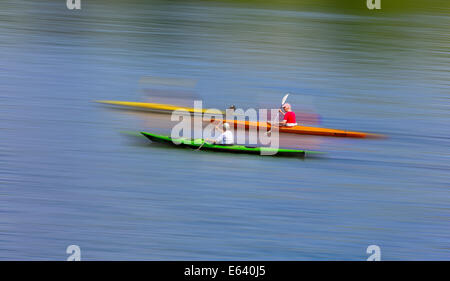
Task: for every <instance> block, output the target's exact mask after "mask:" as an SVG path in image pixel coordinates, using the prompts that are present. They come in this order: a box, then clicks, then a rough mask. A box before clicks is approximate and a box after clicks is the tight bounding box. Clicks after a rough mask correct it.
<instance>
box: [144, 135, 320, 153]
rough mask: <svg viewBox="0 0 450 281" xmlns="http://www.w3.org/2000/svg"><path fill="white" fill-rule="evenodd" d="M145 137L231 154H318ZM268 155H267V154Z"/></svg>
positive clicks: (155, 136)
mask: <svg viewBox="0 0 450 281" xmlns="http://www.w3.org/2000/svg"><path fill="white" fill-rule="evenodd" d="M141 134H143V135H144V136H145V137H147V138H148V139H149V140H151V141H153V142H158V143H164V144H168V145H173V146H176V147H188V148H193V149H198V148H199V147H200V146H201V148H200V150H209V151H218V152H230V153H243V154H261V152H276V154H269V155H270V156H291V157H305V154H306V153H308V154H309V153H318V152H315V151H305V150H298V149H282V148H278V149H276V148H270V147H252V146H245V145H220V144H210V143H207V142H205V141H204V140H203V139H186V138H180V139H172V138H171V137H168V136H161V135H157V134H152V133H147V132H141ZM266 155H267V154H266Z"/></svg>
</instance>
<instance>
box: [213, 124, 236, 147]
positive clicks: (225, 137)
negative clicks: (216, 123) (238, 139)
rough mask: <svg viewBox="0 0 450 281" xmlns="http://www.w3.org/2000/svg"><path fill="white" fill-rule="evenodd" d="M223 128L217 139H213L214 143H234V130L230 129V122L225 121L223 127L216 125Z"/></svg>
mask: <svg viewBox="0 0 450 281" xmlns="http://www.w3.org/2000/svg"><path fill="white" fill-rule="evenodd" d="M216 128H217V129H219V130H221V131H222V133H221V134H220V135H219V136H218V137H217V138H216V139H215V140H211V142H212V143H214V144H220V145H233V144H234V136H233V132H232V131H231V130H230V124H228V123H223V126H222V129H221V128H220V127H216Z"/></svg>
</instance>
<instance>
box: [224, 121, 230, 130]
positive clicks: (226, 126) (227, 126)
mask: <svg viewBox="0 0 450 281" xmlns="http://www.w3.org/2000/svg"><path fill="white" fill-rule="evenodd" d="M223 128H224V129H225V130H226V131H228V130H229V129H230V124H228V123H223Z"/></svg>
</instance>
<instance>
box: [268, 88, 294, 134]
mask: <svg viewBox="0 0 450 281" xmlns="http://www.w3.org/2000/svg"><path fill="white" fill-rule="evenodd" d="M288 96H289V93H287V94H286V95H284V97H283V98H282V99H281V105H280V109H282V108H283V104H285V103H286V100H287V98H288ZM267 123H269V122H267ZM269 124H270V123H269ZM270 125H272V124H270ZM270 133H272V128H270V130H269V131H267V132H266V135H268V134H270Z"/></svg>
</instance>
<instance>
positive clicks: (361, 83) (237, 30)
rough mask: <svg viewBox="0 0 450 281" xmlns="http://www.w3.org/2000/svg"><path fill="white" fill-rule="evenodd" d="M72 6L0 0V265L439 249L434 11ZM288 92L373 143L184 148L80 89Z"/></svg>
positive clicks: (165, 93)
mask: <svg viewBox="0 0 450 281" xmlns="http://www.w3.org/2000/svg"><path fill="white" fill-rule="evenodd" d="M86 2H87V1H84V2H83V1H82V5H83V6H82V9H81V10H79V11H70V10H68V9H67V8H66V6H65V1H62V0H61V1H56V0H55V1H15V0H14V1H13V0H6V1H2V4H1V6H2V9H1V11H0V21H1V25H0V70H1V71H0V105H1V106H0V120H1V123H0V161H1V165H0V212H1V216H0V259H1V260H9V259H14V260H65V259H66V258H67V257H68V254H66V248H67V246H69V245H72V244H75V245H79V246H80V248H81V258H82V259H83V260H140V259H144V260H185V259H189V260H365V259H367V257H368V256H369V255H368V254H367V253H366V249H367V247H368V246H369V245H378V246H379V247H380V249H381V258H382V259H383V260H444V259H447V260H448V259H449V258H450V248H449V242H450V234H449V230H450V223H449V222H450V220H449V216H450V211H449V203H450V196H449V183H450V177H449V172H450V166H449V156H450V155H449V145H450V130H449V121H450V114H449V90H450V85H449V81H450V79H449V78H450V77H449V70H450V68H449V62H450V60H449V57H450V56H449V43H450V42H449V41H450V40H449V38H450V28H449V22H450V21H449V15H448V14H445V13H438V12H434V13H425V12H423V13H422V12H417V11H416V12H408V13H405V14H401V13H399V14H385V13H378V14H377V13H375V12H370V13H369V12H365V13H344V12H339V11H334V12H333V11H330V10H320V9H315V10H314V9H313V10H310V9H308V10H304V9H302V8H301V7H300V8H296V9H287V8H285V7H280V8H277V7H259V6H253V7H251V6H248V5H244V4H239V3H238V2H237V1H235V2H233V1H231V2H220V1H218V2H208V1H199V2H191V1H189V2H187V1H166V2H165V1H130V2H129V3H127V4H120V3H118V1H108V2H107V1H100V2H97V1H96V2H97V3H91V2H90V3H86ZM286 92H290V93H291V95H290V96H289V100H288V101H289V102H290V103H291V104H292V105H293V107H294V109H295V110H296V111H297V113H298V115H299V116H301V114H302V113H305V115H304V116H310V117H311V116H312V118H311V120H312V121H311V122H312V124H315V125H318V126H323V127H327V128H338V129H347V130H353V131H364V132H373V133H379V134H384V135H386V136H387V138H385V139H374V140H369V139H367V140H366V139H343V138H325V137H316V136H303V137H302V136H283V135H282V136H281V139H282V143H283V145H285V146H288V147H298V148H309V149H315V150H321V151H324V152H326V154H325V155H324V156H323V157H320V158H314V159H308V158H307V159H305V160H299V159H283V158H272V157H259V156H252V155H228V154H216V153H210V152H204V151H198V152H193V151H191V150H181V149H171V148H167V147H162V146H155V145H152V144H150V142H147V141H145V140H143V139H139V138H134V137H130V136H129V134H124V133H123V132H139V131H150V132H156V133H166V134H167V133H170V127H168V125H167V124H168V117H167V116H164V115H159V114H149V113H137V112H131V111H126V110H111V109H110V108H107V107H103V106H101V105H99V104H96V103H94V102H93V101H95V100H124V101H158V102H167V103H176V104H183V105H190V106H192V101H193V100H194V99H200V100H202V101H203V104H204V106H205V107H214V108H222V109H223V108H225V107H227V106H229V105H231V104H235V105H237V106H238V107H242V108H250V107H256V108H260V107H270V106H272V107H273V105H275V106H274V107H275V108H276V107H277V106H278V105H279V102H280V99H281V97H282V96H283V95H284V94H285V93H286ZM306 119H307V118H306V117H305V120H304V121H305V122H306ZM299 121H300V122H301V121H302V120H299Z"/></svg>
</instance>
